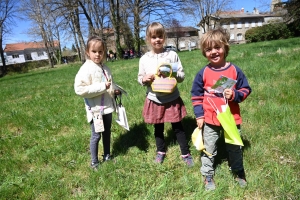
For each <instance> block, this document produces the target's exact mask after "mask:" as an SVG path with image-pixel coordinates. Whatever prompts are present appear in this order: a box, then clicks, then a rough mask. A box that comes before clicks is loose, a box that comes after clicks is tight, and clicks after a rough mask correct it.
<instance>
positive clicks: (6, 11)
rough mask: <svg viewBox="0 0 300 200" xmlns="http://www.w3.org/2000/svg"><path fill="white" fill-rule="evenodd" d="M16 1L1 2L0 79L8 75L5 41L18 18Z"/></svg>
mask: <svg viewBox="0 0 300 200" xmlns="http://www.w3.org/2000/svg"><path fill="white" fill-rule="evenodd" d="M16 10H17V6H16V1H15V0H1V1H0V60H1V61H2V66H1V68H0V77H2V76H4V75H5V74H6V71H7V70H6V62H5V57H4V50H3V39H4V37H5V34H9V33H10V26H11V25H12V24H14V17H16Z"/></svg>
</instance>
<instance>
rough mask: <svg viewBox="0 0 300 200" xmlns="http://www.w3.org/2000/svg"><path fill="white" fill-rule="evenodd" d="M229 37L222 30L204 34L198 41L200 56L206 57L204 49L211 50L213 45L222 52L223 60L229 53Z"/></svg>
mask: <svg viewBox="0 0 300 200" xmlns="http://www.w3.org/2000/svg"><path fill="white" fill-rule="evenodd" d="M228 41H229V35H228V33H227V32H226V30H224V29H222V28H218V29H214V30H210V31H208V32H207V33H205V34H204V35H203V36H202V38H201V40H200V48H201V51H202V55H203V56H204V57H206V54H205V49H207V48H212V47H213V45H218V46H220V47H221V48H222V49H223V50H224V55H225V58H226V57H227V55H228V53H229V43H228Z"/></svg>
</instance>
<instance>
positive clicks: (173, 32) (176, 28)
mask: <svg viewBox="0 0 300 200" xmlns="http://www.w3.org/2000/svg"><path fill="white" fill-rule="evenodd" d="M166 22H167V28H168V29H167V37H168V38H173V40H174V43H175V44H176V49H179V40H180V38H182V37H184V30H183V27H182V25H181V24H180V22H179V20H177V19H174V18H173V19H171V20H167V21H166Z"/></svg>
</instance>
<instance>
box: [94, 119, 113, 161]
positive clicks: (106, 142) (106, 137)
mask: <svg viewBox="0 0 300 200" xmlns="http://www.w3.org/2000/svg"><path fill="white" fill-rule="evenodd" d="M102 117H103V124H104V132H103V133H96V132H95V128H94V122H93V121H92V122H91V130H92V134H91V140H90V151H91V158H92V163H98V162H99V159H98V146H99V141H100V139H101V134H102V143H103V150H104V156H106V155H107V154H110V136H111V130H110V129H111V122H112V114H111V113H110V114H106V115H103V116H102Z"/></svg>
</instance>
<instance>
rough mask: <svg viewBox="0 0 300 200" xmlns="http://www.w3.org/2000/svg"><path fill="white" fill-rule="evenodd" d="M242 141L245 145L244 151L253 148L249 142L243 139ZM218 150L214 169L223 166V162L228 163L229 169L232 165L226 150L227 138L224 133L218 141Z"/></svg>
mask: <svg viewBox="0 0 300 200" xmlns="http://www.w3.org/2000/svg"><path fill="white" fill-rule="evenodd" d="M242 141H243V143H244V146H243V151H244V150H245V149H248V148H250V147H251V144H250V142H249V141H248V140H246V139H243V138H242ZM217 148H218V153H217V155H216V157H215V163H214V167H216V166H218V165H221V164H222V163H223V162H228V167H229V165H230V163H229V157H228V152H227V150H226V143H225V138H224V134H223V133H221V136H220V138H219V139H218V141H217Z"/></svg>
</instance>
